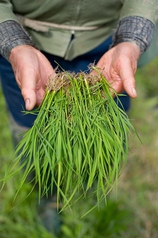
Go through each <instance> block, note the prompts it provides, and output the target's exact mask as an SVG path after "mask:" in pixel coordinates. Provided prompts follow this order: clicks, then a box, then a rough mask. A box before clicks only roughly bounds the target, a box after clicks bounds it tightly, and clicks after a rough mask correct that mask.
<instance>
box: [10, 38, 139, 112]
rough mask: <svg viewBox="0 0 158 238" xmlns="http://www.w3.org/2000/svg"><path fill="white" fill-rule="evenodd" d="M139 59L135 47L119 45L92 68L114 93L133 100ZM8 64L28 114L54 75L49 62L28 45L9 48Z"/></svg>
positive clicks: (125, 43) (38, 101)
mask: <svg viewBox="0 0 158 238" xmlns="http://www.w3.org/2000/svg"><path fill="white" fill-rule="evenodd" d="M139 56H140V50H139V48H138V46H137V45H136V44H134V43H130V42H123V43H120V44H118V45H117V46H115V47H113V48H111V49H110V50H109V51H108V52H106V53H105V54H104V55H103V56H102V57H101V58H100V60H99V62H98V64H97V65H96V66H97V67H99V68H100V69H102V73H103V74H104V76H105V78H106V79H107V80H108V81H109V82H110V83H111V84H112V87H113V88H114V89H115V90H116V92H117V93H120V92H122V91H126V92H127V93H128V95H129V96H130V97H131V98H136V97H137V93H136V86H135V78H134V75H135V73H136V70H137V61H138V59H139ZM9 60H10V63H11V65H12V68H13V71H14V74H15V78H16V81H17V83H18V85H19V87H20V89H21V93H22V95H23V98H24V100H25V106H26V109H27V110H31V109H33V107H34V106H35V105H40V104H41V102H42V100H43V97H44V94H45V87H46V84H47V80H48V77H49V76H50V75H51V74H52V75H53V74H54V75H55V71H54V69H53V68H52V66H51V64H50V63H49V61H48V60H47V59H46V57H45V56H44V55H43V54H42V53H41V52H40V51H39V50H37V49H36V48H34V47H32V46H29V45H20V46H16V47H15V48H13V49H12V50H11V54H10V58H9ZM91 73H92V74H94V73H95V72H94V71H93V72H91Z"/></svg>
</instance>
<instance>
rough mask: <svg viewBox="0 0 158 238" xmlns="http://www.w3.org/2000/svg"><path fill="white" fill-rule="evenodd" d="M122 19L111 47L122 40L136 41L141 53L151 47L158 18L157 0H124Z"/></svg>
mask: <svg viewBox="0 0 158 238" xmlns="http://www.w3.org/2000/svg"><path fill="white" fill-rule="evenodd" d="M122 2H123V7H122V10H121V14H120V20H119V22H118V25H117V29H116V31H115V33H114V36H113V43H112V45H111V47H113V46H115V45H117V44H119V43H121V42H132V43H135V44H136V45H137V46H138V47H139V49H140V52H141V54H142V53H144V51H146V49H147V48H148V47H149V45H150V43H151V41H152V38H153V33H154V27H155V24H156V22H157V19H158V7H157V0H132V1H131V0H122Z"/></svg>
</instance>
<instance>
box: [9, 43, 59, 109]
mask: <svg viewBox="0 0 158 238" xmlns="http://www.w3.org/2000/svg"><path fill="white" fill-rule="evenodd" d="M9 60H10V63H11V65H12V68H13V71H14V74H15V78H16V81H17V84H18V86H19V87H20V89H21V93H22V96H23V98H24V101H25V106H26V109H27V110H31V109H33V107H34V106H35V105H40V104H41V102H42V100H43V97H44V95H45V88H46V84H47V81H48V77H49V75H53V74H54V75H55V71H54V69H53V68H52V66H51V64H50V62H49V61H48V60H47V59H46V57H45V56H44V55H43V54H42V53H41V52H40V51H39V50H37V49H36V48H34V47H32V46H29V45H20V46H16V47H15V48H13V49H12V50H11V54H10V58H9Z"/></svg>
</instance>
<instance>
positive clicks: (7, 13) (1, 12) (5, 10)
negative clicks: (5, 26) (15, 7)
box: [0, 0, 18, 23]
mask: <svg viewBox="0 0 158 238" xmlns="http://www.w3.org/2000/svg"><path fill="white" fill-rule="evenodd" d="M8 20H14V21H17V22H18V19H17V17H16V16H15V14H14V13H13V11H12V4H11V1H9V0H0V23H1V22H4V21H8Z"/></svg>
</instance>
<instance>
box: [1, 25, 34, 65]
mask: <svg viewBox="0 0 158 238" xmlns="http://www.w3.org/2000/svg"><path fill="white" fill-rule="evenodd" d="M18 45H32V46H34V43H33V41H32V39H31V37H30V36H29V35H28V33H27V32H26V31H25V29H24V28H23V27H22V26H21V25H20V24H19V23H17V22H16V21H13V20H8V21H5V22H2V23H0V54H1V55H2V56H3V57H4V58H6V59H7V60H8V61H9V56H10V52H11V50H12V49H13V48H14V47H15V46H18Z"/></svg>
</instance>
